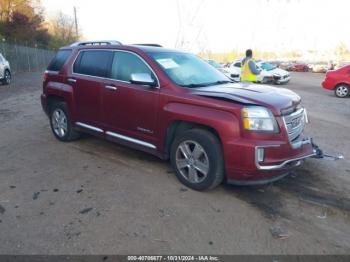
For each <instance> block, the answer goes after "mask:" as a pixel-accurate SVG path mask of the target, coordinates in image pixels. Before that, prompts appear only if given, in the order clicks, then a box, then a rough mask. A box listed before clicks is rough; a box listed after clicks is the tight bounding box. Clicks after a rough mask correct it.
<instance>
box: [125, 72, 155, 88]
mask: <svg viewBox="0 0 350 262" xmlns="http://www.w3.org/2000/svg"><path fill="white" fill-rule="evenodd" d="M130 82H131V83H132V84H136V85H145V86H152V87H155V86H156V85H157V83H156V81H155V80H154V79H153V78H152V76H151V75H150V74H148V73H135V74H131V79H130Z"/></svg>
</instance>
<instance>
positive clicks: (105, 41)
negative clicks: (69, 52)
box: [70, 40, 122, 47]
mask: <svg viewBox="0 0 350 262" xmlns="http://www.w3.org/2000/svg"><path fill="white" fill-rule="evenodd" d="M84 45H122V43H121V42H119V41H117V40H101V41H84V42H75V43H73V44H71V45H70V46H71V47H74V46H84Z"/></svg>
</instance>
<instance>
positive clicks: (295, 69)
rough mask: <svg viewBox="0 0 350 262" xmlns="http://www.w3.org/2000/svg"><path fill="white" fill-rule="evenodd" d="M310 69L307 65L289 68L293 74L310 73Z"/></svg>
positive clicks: (301, 64) (302, 64) (300, 64)
mask: <svg viewBox="0 0 350 262" xmlns="http://www.w3.org/2000/svg"><path fill="white" fill-rule="evenodd" d="M309 70H310V68H309V66H308V65H307V64H305V63H294V64H292V65H291V67H290V68H289V71H293V72H309Z"/></svg>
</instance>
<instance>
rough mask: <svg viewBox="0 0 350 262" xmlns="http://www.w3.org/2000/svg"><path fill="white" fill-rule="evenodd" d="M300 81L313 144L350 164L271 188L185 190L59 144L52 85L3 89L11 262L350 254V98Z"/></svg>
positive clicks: (21, 77) (156, 172)
mask: <svg viewBox="0 0 350 262" xmlns="http://www.w3.org/2000/svg"><path fill="white" fill-rule="evenodd" d="M322 78H323V75H322V74H312V73H292V80H291V82H290V83H289V84H288V85H286V86H283V87H287V88H290V89H292V90H295V91H296V92H297V93H299V94H300V96H301V97H302V99H303V101H304V105H305V107H306V108H307V109H308V113H309V117H310V120H311V123H310V124H309V125H308V126H307V130H306V131H307V133H308V134H312V136H313V137H314V139H315V141H316V143H318V144H319V145H320V146H321V147H322V148H323V149H324V150H325V151H327V152H329V153H332V154H333V153H342V154H344V156H345V160H342V161H337V162H332V161H318V160H315V159H311V160H308V161H307V162H306V163H305V164H304V165H303V166H302V167H300V168H298V169H297V171H296V172H295V173H293V174H292V175H291V176H289V177H287V178H285V179H284V180H282V181H279V182H276V183H274V184H271V185H267V186H260V187H235V186H227V185H222V186H219V187H218V188H216V189H215V190H212V191H210V192H196V191H192V190H189V189H187V188H185V187H184V186H182V185H181V184H180V183H179V182H178V181H177V179H176V177H175V175H174V174H173V172H172V171H171V168H170V165H169V164H168V163H167V162H163V161H161V160H159V159H157V158H155V157H153V156H150V155H147V154H145V153H142V152H138V151H135V150H131V149H128V148H125V147H122V146H119V145H116V144H112V143H110V142H106V141H103V140H100V139H97V138H94V137H91V136H85V137H84V138H82V139H81V140H79V141H76V142H72V143H61V142H58V141H57V140H56V139H55V138H54V137H53V135H52V134H51V130H50V129H49V122H48V119H47V117H46V116H45V114H44V113H43V112H42V110H41V106H40V101H39V95H40V92H41V74H40V73H23V74H18V75H16V76H15V78H14V82H13V84H12V85H11V86H10V87H7V86H0V231H1V233H0V253H1V254H117V253H118V254H132V253H138V254H139V253H143V254H155V253H156V254H159V253H167V254H169V253H171V254H199V253H210V254H349V253H350V241H349V235H350V224H349V222H350V217H349V216H350V194H349V193H350V143H349V140H350V133H349V129H350V122H349V119H350V98H346V99H339V98H336V97H335V96H334V95H333V93H332V92H329V91H326V90H324V89H322V88H321V87H320V83H321V81H322Z"/></svg>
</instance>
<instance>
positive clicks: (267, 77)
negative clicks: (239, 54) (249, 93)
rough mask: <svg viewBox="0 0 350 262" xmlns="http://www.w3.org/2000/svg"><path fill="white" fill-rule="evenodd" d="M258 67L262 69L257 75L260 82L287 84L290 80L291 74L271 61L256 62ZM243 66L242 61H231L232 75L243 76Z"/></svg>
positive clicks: (238, 77) (238, 78)
mask: <svg viewBox="0 0 350 262" xmlns="http://www.w3.org/2000/svg"><path fill="white" fill-rule="evenodd" d="M256 65H257V68H258V69H260V70H261V72H260V74H259V75H258V76H257V82H258V83H263V84H265V83H275V84H285V83H288V82H289V81H290V74H289V73H288V72H287V71H285V70H283V69H280V68H277V67H276V66H274V65H273V64H271V63H268V62H263V61H259V62H256ZM241 67H242V61H241V60H236V61H234V62H232V63H231V65H230V66H229V67H228V68H229V70H230V73H231V75H235V78H234V79H235V80H236V79H237V80H239V81H240V78H241Z"/></svg>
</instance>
